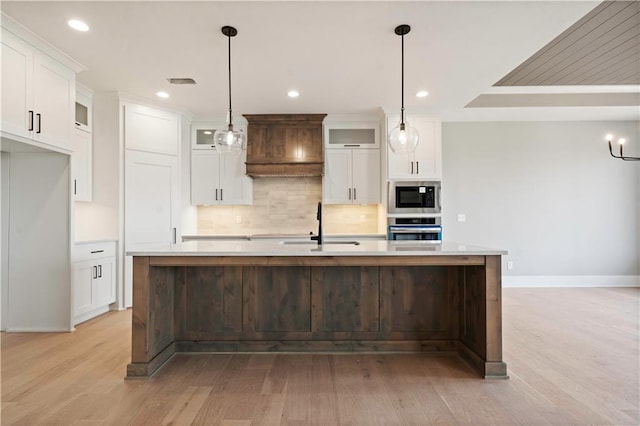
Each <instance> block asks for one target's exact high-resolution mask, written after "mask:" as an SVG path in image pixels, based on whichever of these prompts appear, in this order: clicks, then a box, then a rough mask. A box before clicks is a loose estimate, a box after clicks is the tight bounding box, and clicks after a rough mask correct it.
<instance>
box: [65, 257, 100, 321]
mask: <svg viewBox="0 0 640 426" xmlns="http://www.w3.org/2000/svg"><path fill="white" fill-rule="evenodd" d="M94 267H95V264H94V263H93V262H76V263H74V264H73V269H72V273H71V274H72V275H71V281H72V283H73V316H74V317H77V316H78V315H82V314H85V313H87V312H89V311H91V310H93V308H94V305H93V301H94V287H93V279H94V278H93V277H94V276H95V275H96V271H97V268H94Z"/></svg>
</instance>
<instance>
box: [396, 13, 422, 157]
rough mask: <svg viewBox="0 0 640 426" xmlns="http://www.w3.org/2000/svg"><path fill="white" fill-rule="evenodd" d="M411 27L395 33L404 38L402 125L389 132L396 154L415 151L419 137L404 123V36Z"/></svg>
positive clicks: (407, 26)
mask: <svg viewBox="0 0 640 426" xmlns="http://www.w3.org/2000/svg"><path fill="white" fill-rule="evenodd" d="M409 31H411V27H410V26H409V25H398V26H397V27H396V29H395V33H396V34H397V35H399V36H400V37H401V38H402V90H401V97H402V104H401V105H402V107H401V109H400V123H399V124H398V126H396V127H395V128H393V129H392V130H391V131H390V132H389V147H390V148H391V150H392V151H393V152H394V153H395V154H409V153H412V152H413V151H415V149H416V146H417V145H418V140H419V135H418V130H417V129H416V128H415V127H411V126H409V125H408V124H407V123H405V122H404V36H405V35H406V34H409Z"/></svg>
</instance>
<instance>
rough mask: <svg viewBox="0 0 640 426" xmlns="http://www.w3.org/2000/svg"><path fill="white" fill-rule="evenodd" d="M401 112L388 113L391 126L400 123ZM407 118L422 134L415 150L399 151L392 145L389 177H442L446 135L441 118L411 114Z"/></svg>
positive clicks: (388, 159)
mask: <svg viewBox="0 0 640 426" xmlns="http://www.w3.org/2000/svg"><path fill="white" fill-rule="evenodd" d="M399 121H400V116H393V115H390V116H388V117H387V128H388V130H391V129H393V128H394V127H396V126H397V125H398V122H399ZM405 121H406V122H408V123H409V124H410V125H411V126H413V127H415V128H416V129H417V130H418V134H419V136H420V139H419V142H418V146H417V147H416V150H415V152H413V153H411V154H395V153H393V151H391V149H390V148H388V155H387V162H388V178H389V179H405V178H407V179H414V180H429V179H435V180H440V179H442V137H441V123H440V120H439V119H437V118H433V117H426V116H420V115H407V117H406V118H405Z"/></svg>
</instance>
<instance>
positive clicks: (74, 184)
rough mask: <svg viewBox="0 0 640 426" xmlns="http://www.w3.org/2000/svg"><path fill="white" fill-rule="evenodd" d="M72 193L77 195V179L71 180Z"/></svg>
mask: <svg viewBox="0 0 640 426" xmlns="http://www.w3.org/2000/svg"><path fill="white" fill-rule="evenodd" d="M73 195H78V179H74V180H73Z"/></svg>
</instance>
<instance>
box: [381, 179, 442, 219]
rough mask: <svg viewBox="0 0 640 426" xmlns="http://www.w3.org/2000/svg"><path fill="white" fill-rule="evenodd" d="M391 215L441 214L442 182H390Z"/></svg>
mask: <svg viewBox="0 0 640 426" xmlns="http://www.w3.org/2000/svg"><path fill="white" fill-rule="evenodd" d="M388 189H389V204H388V211H389V213H440V212H441V206H440V189H441V185H440V182H407V181H405V182H401V181H391V182H389V188H388Z"/></svg>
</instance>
